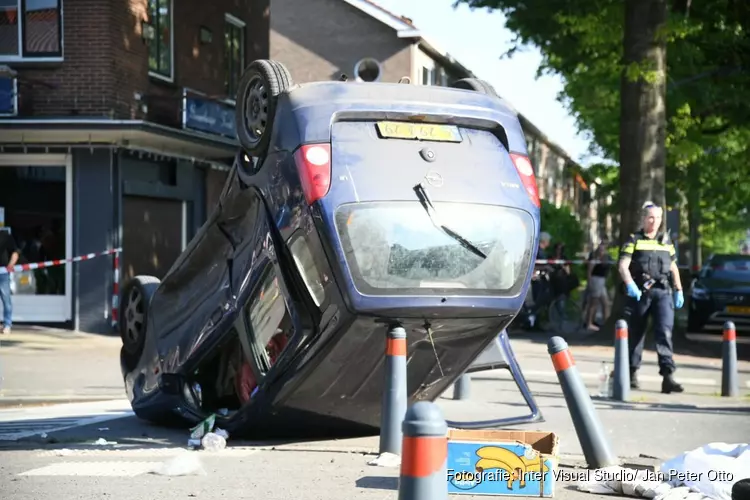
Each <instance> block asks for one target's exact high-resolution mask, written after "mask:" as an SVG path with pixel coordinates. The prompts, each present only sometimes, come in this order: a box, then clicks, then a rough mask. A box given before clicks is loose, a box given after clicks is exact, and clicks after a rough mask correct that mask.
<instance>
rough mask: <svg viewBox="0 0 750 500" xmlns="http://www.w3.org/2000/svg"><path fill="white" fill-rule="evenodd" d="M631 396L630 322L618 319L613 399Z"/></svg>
mask: <svg viewBox="0 0 750 500" xmlns="http://www.w3.org/2000/svg"><path fill="white" fill-rule="evenodd" d="M629 397H630V356H629V355H628V324H627V323H626V322H625V320H622V319H618V320H617V322H616V323H615V376H614V380H613V381H612V399H614V400H615V401H627V400H628V398H629Z"/></svg>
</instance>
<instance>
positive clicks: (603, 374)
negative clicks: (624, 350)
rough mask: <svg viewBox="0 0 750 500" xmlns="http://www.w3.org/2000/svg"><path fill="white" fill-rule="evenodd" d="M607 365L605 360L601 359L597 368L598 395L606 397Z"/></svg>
mask: <svg viewBox="0 0 750 500" xmlns="http://www.w3.org/2000/svg"><path fill="white" fill-rule="evenodd" d="M609 380H610V377H609V366H607V362H606V361H602V368H601V370H599V396H600V397H603V398H606V397H607V396H608V395H609V385H610V384H609Z"/></svg>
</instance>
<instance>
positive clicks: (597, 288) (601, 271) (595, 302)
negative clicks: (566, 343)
mask: <svg viewBox="0 0 750 500" xmlns="http://www.w3.org/2000/svg"><path fill="white" fill-rule="evenodd" d="M610 262H611V261H610V258H609V254H608V253H607V241H606V240H602V241H601V242H600V243H599V245H598V246H597V247H596V249H595V250H594V251H593V252H591V253H590V254H589V258H588V280H587V282H586V309H585V310H586V312H587V314H586V328H588V329H589V330H592V331H595V332H597V331H599V327H598V326H597V325H596V324H594V319H595V318H596V311H597V309H598V308H599V306H601V308H602V318H603V319H604V320H606V319H607V317H608V316H609V294H608V293H607V275H608V274H609V270H610V268H611V266H612V264H611V263H610Z"/></svg>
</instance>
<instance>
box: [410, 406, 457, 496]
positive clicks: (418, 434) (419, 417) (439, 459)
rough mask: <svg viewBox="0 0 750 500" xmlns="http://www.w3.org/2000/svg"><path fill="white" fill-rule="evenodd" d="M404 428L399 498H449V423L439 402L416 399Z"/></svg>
mask: <svg viewBox="0 0 750 500" xmlns="http://www.w3.org/2000/svg"><path fill="white" fill-rule="evenodd" d="M403 432H404V443H403V450H404V455H403V457H402V458H401V475H400V478H399V482H398V500H448V483H447V479H446V478H447V474H448V471H447V466H448V425H447V424H446V423H445V419H444V418H443V414H442V412H441V411H440V408H439V407H438V405H436V404H435V403H430V402H429V401H419V402H417V403H414V405H412V407H411V408H409V411H408V412H407V413H406V417H405V418H404V423H403Z"/></svg>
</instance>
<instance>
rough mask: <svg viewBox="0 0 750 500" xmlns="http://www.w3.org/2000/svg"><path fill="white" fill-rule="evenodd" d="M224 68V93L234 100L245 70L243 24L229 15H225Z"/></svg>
mask: <svg viewBox="0 0 750 500" xmlns="http://www.w3.org/2000/svg"><path fill="white" fill-rule="evenodd" d="M224 68H225V77H224V86H225V89H226V93H227V96H228V97H229V98H230V99H234V98H235V94H236V93H237V84H238V83H239V81H240V77H241V76H242V71H243V69H244V68H245V23H244V22H242V21H241V20H240V19H237V18H236V17H234V16H232V15H230V14H226V15H225V30H224Z"/></svg>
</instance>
